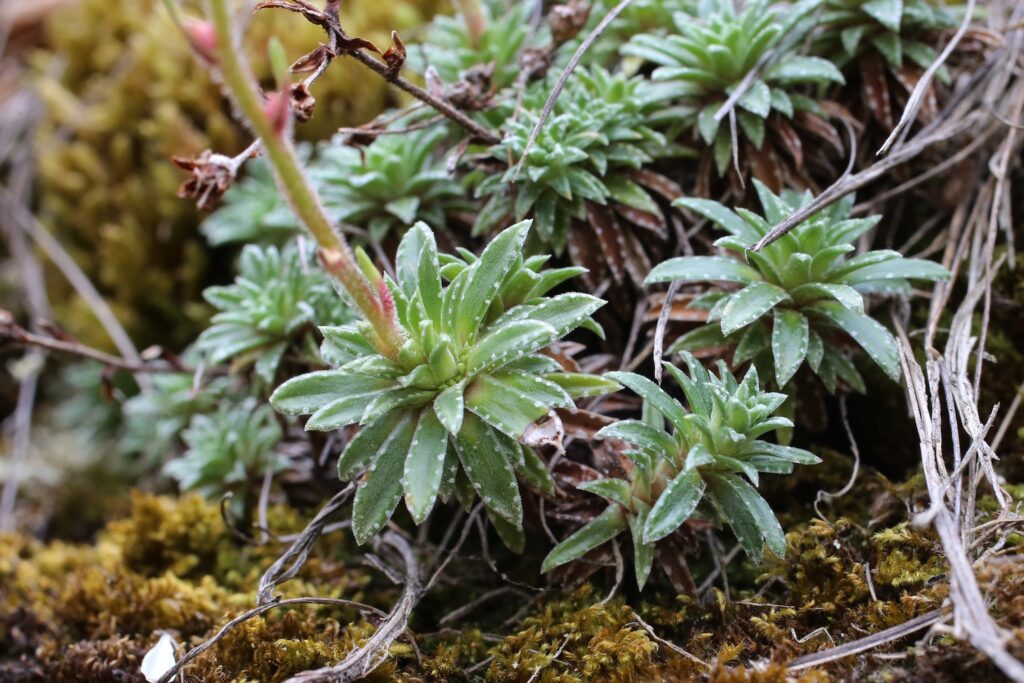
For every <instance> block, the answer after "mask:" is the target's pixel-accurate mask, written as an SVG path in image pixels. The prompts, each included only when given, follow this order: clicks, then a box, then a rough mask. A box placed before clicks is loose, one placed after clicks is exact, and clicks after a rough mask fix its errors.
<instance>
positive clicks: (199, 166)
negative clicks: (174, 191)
mask: <svg viewBox="0 0 1024 683" xmlns="http://www.w3.org/2000/svg"><path fill="white" fill-rule="evenodd" d="M171 161H172V162H173V163H174V165H175V166H177V167H178V168H180V169H182V170H184V171H188V172H189V173H191V177H190V178H189V179H188V180H186V181H185V182H184V183H182V185H181V187H179V188H178V196H179V197H181V198H183V199H184V198H189V199H195V200H196V206H198V207H199V208H200V209H202V210H204V211H206V210H209V209H211V208H213V205H214V204H215V203H216V202H217V200H218V199H220V197H221V195H223V194H224V193H225V192H227V191H228V188H229V187H231V184H232V183H233V182H234V180H235V167H234V162H233V161H232V159H231V158H230V157H227V156H224V155H223V154H215V153H214V152H213V151H211V150H208V149H207V150H204V151H203V153H202V154H200V155H199V156H198V157H196V158H194V159H186V158H183V157H177V156H174V157H171Z"/></svg>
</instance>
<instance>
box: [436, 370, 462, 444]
mask: <svg viewBox="0 0 1024 683" xmlns="http://www.w3.org/2000/svg"><path fill="white" fill-rule="evenodd" d="M465 391H466V381H465V380H463V381H461V382H457V383H455V384H453V385H451V386H450V387H448V388H447V389H445V390H444V391H442V392H441V393H439V394H438V395H437V398H435V399H434V412H435V413H436V414H437V419H438V420H440V421H441V424H443V425H444V427H445V429H447V430H448V433H449V434H451V435H452V436H456V435H458V433H459V430H460V429H462V417H463V413H464V412H465V400H464V398H463V394H464V393H465Z"/></svg>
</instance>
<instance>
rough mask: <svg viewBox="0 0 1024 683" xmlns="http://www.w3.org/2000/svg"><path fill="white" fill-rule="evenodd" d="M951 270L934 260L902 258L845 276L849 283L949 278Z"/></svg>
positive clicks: (869, 266)
mask: <svg viewBox="0 0 1024 683" xmlns="http://www.w3.org/2000/svg"><path fill="white" fill-rule="evenodd" d="M948 279H949V271H948V270H946V269H945V268H943V267H942V266H941V265H940V264H938V263H935V262H934V261H928V260H926V259H919V258H901V259H893V260H891V261H885V262H883V263H876V264H874V265H868V266H865V267H863V268H858V269H857V270H854V271H853V272H852V273H849V274H847V275H845V276H844V277H843V282H844V283H846V284H848V285H858V284H860V283H862V282H872V281H876V280H932V281H934V280H948Z"/></svg>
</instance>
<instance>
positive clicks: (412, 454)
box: [403, 406, 448, 524]
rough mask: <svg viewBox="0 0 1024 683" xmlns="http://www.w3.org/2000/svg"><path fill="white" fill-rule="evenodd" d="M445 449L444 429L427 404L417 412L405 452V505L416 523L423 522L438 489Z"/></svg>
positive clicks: (446, 440)
mask: <svg viewBox="0 0 1024 683" xmlns="http://www.w3.org/2000/svg"><path fill="white" fill-rule="evenodd" d="M447 451H448V431H447V430H446V429H445V428H444V425H442V424H441V421H440V420H438V419H437V415H436V414H434V409H433V408H431V407H430V406H427V407H426V408H424V409H423V410H421V411H420V415H419V421H418V423H417V425H416V432H415V433H414V434H413V437H412V443H411V444H410V445H409V455H408V457H406V459H405V470H404V477H403V488H404V489H405V505H406V507H407V508H409V513H410V514H411V515H412V518H413V521H415V522H416V523H417V524H422V523H423V522H424V521H426V519H427V515H429V514H430V510H431V508H433V507H434V501H435V499H436V498H437V493H438V491H439V490H440V489H441V477H442V476H443V475H444V461H445V453H447Z"/></svg>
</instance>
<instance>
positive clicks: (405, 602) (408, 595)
mask: <svg viewBox="0 0 1024 683" xmlns="http://www.w3.org/2000/svg"><path fill="white" fill-rule="evenodd" d="M382 542H383V543H385V544H387V545H390V546H391V547H392V548H394V549H395V550H397V551H398V553H399V555H400V556H401V558H402V563H403V564H404V565H405V576H404V578H403V580H404V582H405V590H404V591H403V592H402V597H401V598H400V599H399V600H398V603H397V604H396V605H395V606H394V608H393V609H392V610H391V613H390V614H389V615H388V616H387V618H386V619H385V620H384V622H383V623H382V624H381V625H380V626H379V627H378V628H377V631H376V632H375V633H374V634H373V636H371V637H370V639H369V640H368V641H366V644H365V645H363V646H362V647H358V648H356V649H355V650H353V651H352V652H350V653H349V654H348V656H347V657H345V659H344V660H343V661H342V662H341V663H340V664H337V665H335V666H329V667H324V668H321V669H315V670H312V671H305V672H303V673H300V674H298V675H297V676H292V677H291V678H289V679H288V680H287V681H286V683H312V682H314V681H317V682H319V681H325V682H326V681H330V682H331V683H349V682H350V681H357V680H359V679H361V678H363V677H364V676H365V675H366V674H368V673H369V672H371V671H373V669H375V668H376V667H377V666H378V665H379V664H380V663H381V662H382V661H383V659H384V658H385V657H387V653H388V650H389V649H390V647H391V645H392V643H394V642H395V641H396V640H398V638H399V636H401V635H402V634H403V633H404V632H405V630H406V628H407V627H408V624H409V616H410V615H411V614H412V610H413V608H414V607H415V606H416V604H417V603H419V601H420V598H421V597H422V595H423V584H422V583H421V581H420V568H419V564H418V563H417V562H416V556H415V555H414V553H413V551H412V547H411V546H410V545H409V543H408V541H406V540H405V539H404V538H402V537H401V536H400V535H398V534H396V533H394V532H392V531H389V532H387V533H385V534H384V536H383V538H382Z"/></svg>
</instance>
